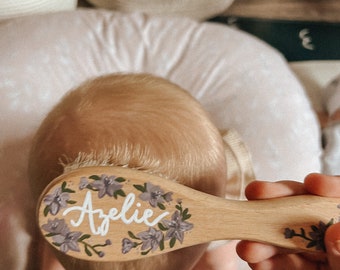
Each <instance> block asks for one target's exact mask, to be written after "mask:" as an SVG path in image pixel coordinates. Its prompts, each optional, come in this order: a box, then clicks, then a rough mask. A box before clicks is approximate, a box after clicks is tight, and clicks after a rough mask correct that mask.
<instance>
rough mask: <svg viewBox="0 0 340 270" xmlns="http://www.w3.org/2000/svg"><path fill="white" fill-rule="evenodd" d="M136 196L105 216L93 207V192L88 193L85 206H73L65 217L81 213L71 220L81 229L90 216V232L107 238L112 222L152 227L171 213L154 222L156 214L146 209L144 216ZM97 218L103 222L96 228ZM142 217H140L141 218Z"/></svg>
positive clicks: (161, 215)
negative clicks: (76, 218) (129, 212)
mask: <svg viewBox="0 0 340 270" xmlns="http://www.w3.org/2000/svg"><path fill="white" fill-rule="evenodd" d="M135 200H136V195H135V194H133V193H129V194H128V195H127V196H126V197H125V200H124V202H123V205H122V208H121V210H120V211H119V210H118V209H117V208H110V209H109V211H108V214H105V213H104V211H103V210H102V209H93V205H92V195H91V191H87V193H86V196H85V199H84V202H83V205H82V206H72V207H69V208H67V209H66V210H65V211H64V212H63V216H66V215H68V214H69V213H70V212H73V211H79V212H80V214H79V218H78V220H77V221H75V220H73V219H72V220H71V221H70V222H71V225H72V226H73V227H79V226H80V225H81V224H82V223H83V222H84V220H85V216H86V215H88V222H89V226H90V230H91V232H92V234H94V235H98V234H99V235H102V236H105V235H107V233H108V232H109V227H110V221H116V220H119V219H120V220H121V221H122V222H124V223H125V224H127V225H128V224H131V223H133V222H135V223H138V224H140V223H144V224H145V225H147V226H149V227H152V226H154V225H156V224H157V223H158V222H160V221H161V220H162V219H163V218H164V217H166V216H167V215H169V212H167V211H165V212H163V213H162V214H160V215H159V216H157V217H155V218H154V219H153V220H151V218H152V217H153V216H154V212H153V210H152V209H145V210H144V212H143V213H142V214H140V211H139V209H138V208H139V207H141V204H140V203H136V204H135ZM134 204H135V206H136V207H137V209H135V210H134V212H133V214H132V215H131V216H130V217H127V215H128V214H127V213H128V211H129V210H132V209H131V208H132V207H133V205H134ZM95 216H98V219H100V220H102V222H101V224H100V226H99V227H97V228H96V225H95ZM139 216H140V217H139Z"/></svg>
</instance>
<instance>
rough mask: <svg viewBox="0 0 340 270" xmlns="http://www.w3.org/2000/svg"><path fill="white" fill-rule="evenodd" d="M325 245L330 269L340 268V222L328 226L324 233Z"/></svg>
mask: <svg viewBox="0 0 340 270" xmlns="http://www.w3.org/2000/svg"><path fill="white" fill-rule="evenodd" d="M325 245H326V249H327V257H328V262H329V265H330V269H332V270H339V269H340V223H336V224H334V225H332V226H330V227H329V228H328V230H327V231H326V235H325Z"/></svg>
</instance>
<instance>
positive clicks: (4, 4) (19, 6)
mask: <svg viewBox="0 0 340 270" xmlns="http://www.w3.org/2000/svg"><path fill="white" fill-rule="evenodd" d="M76 6H77V0H62V1H60V0H15V1H13V0H1V1H0V19H8V18H13V17H19V16H24V15H32V14H37V13H49V12H56V11H64V10H73V9H75V8H76Z"/></svg>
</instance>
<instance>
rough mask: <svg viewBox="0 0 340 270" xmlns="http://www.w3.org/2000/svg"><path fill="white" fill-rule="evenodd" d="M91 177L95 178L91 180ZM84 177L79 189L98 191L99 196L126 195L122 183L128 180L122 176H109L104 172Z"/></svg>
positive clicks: (116, 196) (115, 196)
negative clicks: (99, 174)
mask: <svg viewBox="0 0 340 270" xmlns="http://www.w3.org/2000/svg"><path fill="white" fill-rule="evenodd" d="M89 179H91V180H94V181H92V182H89ZM89 179H88V178H87V177H82V178H81V179H80V184H79V189H80V190H83V189H85V188H87V189H90V190H93V191H97V192H98V198H100V199H101V198H103V197H104V196H105V195H107V196H109V197H114V198H115V199H117V198H118V195H119V196H122V197H125V196H126V195H125V193H124V191H123V190H122V187H123V185H122V183H123V182H125V181H126V180H125V179H124V178H122V177H116V176H114V175H111V176H107V175H106V174H102V175H101V176H98V175H91V176H90V177H89Z"/></svg>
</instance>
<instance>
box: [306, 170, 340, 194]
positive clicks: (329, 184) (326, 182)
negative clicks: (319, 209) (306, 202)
mask: <svg viewBox="0 0 340 270" xmlns="http://www.w3.org/2000/svg"><path fill="white" fill-rule="evenodd" d="M305 188H306V190H307V191H308V192H309V193H312V194H315V195H319V196H327V197H340V176H330V175H324V174H318V173H312V174H309V175H307V176H306V178H305Z"/></svg>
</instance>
